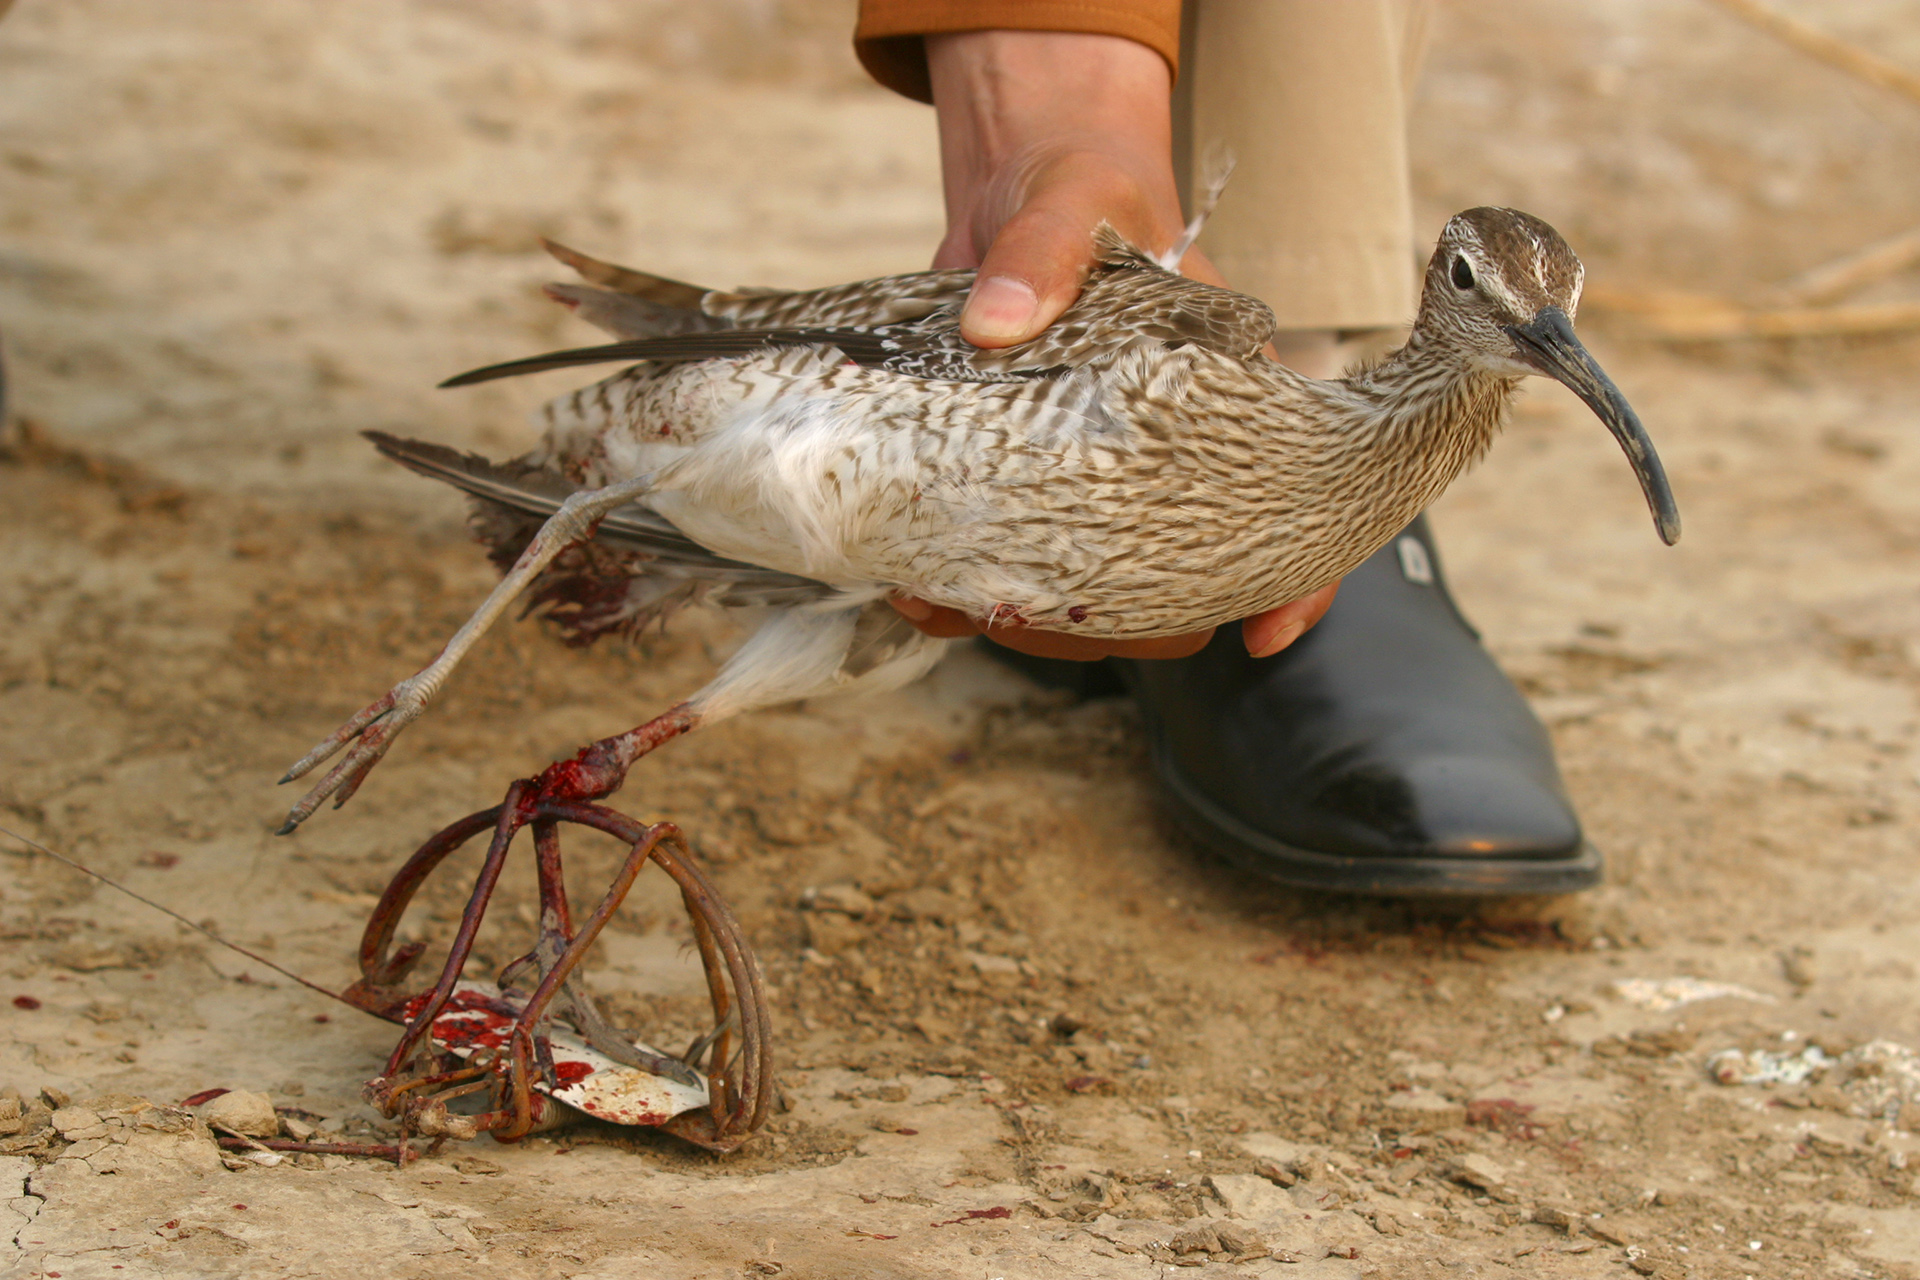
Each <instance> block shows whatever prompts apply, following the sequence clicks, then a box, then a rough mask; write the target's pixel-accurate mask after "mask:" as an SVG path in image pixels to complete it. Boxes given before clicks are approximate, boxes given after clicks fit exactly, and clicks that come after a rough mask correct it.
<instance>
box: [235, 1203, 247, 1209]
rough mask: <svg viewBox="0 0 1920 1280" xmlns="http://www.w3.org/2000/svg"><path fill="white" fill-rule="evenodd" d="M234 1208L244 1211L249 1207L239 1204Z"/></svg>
mask: <svg viewBox="0 0 1920 1280" xmlns="http://www.w3.org/2000/svg"><path fill="white" fill-rule="evenodd" d="M233 1207H234V1208H236V1209H244V1208H246V1207H247V1206H245V1205H243V1204H237V1205H235V1206H233Z"/></svg>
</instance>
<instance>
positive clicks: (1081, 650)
mask: <svg viewBox="0 0 1920 1280" xmlns="http://www.w3.org/2000/svg"><path fill="white" fill-rule="evenodd" d="M981 634H982V635H984V636H986V638H987V639H989V640H991V641H993V642H994V643H995V644H998V645H1004V646H1005V647H1006V648H1009V649H1012V650H1014V651H1015V652H1016V653H1025V654H1031V655H1032V656H1033V657H1036V658H1064V659H1066V660H1067V661H1069V662H1098V661H1099V660H1100V659H1102V658H1158V659H1164V658H1185V657H1189V656H1191V655H1192V654H1196V653H1198V652H1200V650H1202V649H1204V648H1206V647H1207V641H1209V640H1211V639H1213V631H1212V629H1211V628H1209V629H1207V630H1205V631H1195V632H1193V633H1191V634H1190V635H1184V636H1156V637H1155V638H1153V639H1151V640H1100V639H1096V638H1094V637H1092V636H1074V635H1067V634H1066V633H1065V632H1061V631H1039V630H1035V629H1033V628H1031V627H990V628H988V629H987V630H985V631H983V632H981Z"/></svg>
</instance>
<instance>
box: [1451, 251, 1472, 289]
mask: <svg viewBox="0 0 1920 1280" xmlns="http://www.w3.org/2000/svg"><path fill="white" fill-rule="evenodd" d="M1453 287H1454V288H1456V289H1471V288H1473V268H1472V267H1471V266H1469V265H1467V260H1466V259H1465V258H1455V259H1454V260H1453Z"/></svg>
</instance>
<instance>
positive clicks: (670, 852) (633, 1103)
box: [342, 780, 773, 1151]
mask: <svg viewBox="0 0 1920 1280" xmlns="http://www.w3.org/2000/svg"><path fill="white" fill-rule="evenodd" d="M567 824H573V825H578V826H583V827H588V828H591V829H592V830H595V831H599V832H603V833H605V834H607V835H609V836H612V837H613V838H615V839H616V840H619V841H621V842H622V843H624V844H626V845H627V846H628V850H627V854H626V857H625V858H624V860H623V861H622V863H621V865H620V870H619V873H618V874H617V875H616V876H615V877H614V880H613V883H612V884H611V885H610V886H609V887H608V889H607V892H606V894H605V896H604V897H603V898H602V899H601V900H600V903H599V905H597V906H596V907H595V908H594V909H593V911H592V912H591V913H590V914H589V915H588V916H587V917H586V918H585V919H584V920H582V921H580V922H579V924H578V925H576V924H575V922H574V918H573V911H572V907H571V905H570V904H569V902H568V900H567V891H566V887H565V884H564V882H563V878H562V874H561V870H562V868H561V856H560V828H561V827H562V826H563V825H567ZM526 827H531V828H532V830H533V845H534V859H535V870H536V875H537V878H538V886H539V895H540V911H539V923H538V935H537V938H536V940H535V942H534V945H533V947H532V949H531V950H529V951H527V952H526V953H525V954H523V955H521V956H520V957H519V958H518V959H516V960H513V961H512V962H510V963H509V964H507V965H506V966H505V967H504V968H503V969H502V970H501V971H500V974H499V976H498V981H497V984H495V983H487V982H483V981H477V980H474V979H471V978H467V977H466V976H465V975H464V970H465V968H466V965H467V962H468V960H469V958H470V957H471V954H472V951H473V944H474V939H475V937H476V936H477V934H478V933H479V929H480V923H481V920H482V918H483V917H484V916H485V914H486V911H487V906H488V903H489V901H490V900H491V898H492V896H493V891H494V888H495V886H496V885H497V884H498V883H499V880H500V874H501V871H502V870H503V868H504V867H505V865H506V862H507V858H508V855H509V853H510V851H511V849H512V846H513V844H514V841H515V838H516V837H517V836H518V835H519V833H520V831H521V830H522V829H523V828H526ZM482 832H491V833H492V835H491V839H490V841H489V843H488V846H487V852H486V859H485V862H484V863H483V865H482V867H481V870H480V874H479V878H478V881H477V882H476V884H475V886H474V889H473V893H472V895H471V896H470V897H469V899H468V901H467V905H466V908H465V910H464V911H463V912H462V913H461V918H460V925H459V928H458V930H457V931H456V932H455V934H454V938H453V942H452V944H451V946H450V948H449V950H448V954H447V958H446V961H445V963H444V964H443V965H442V967H441V970H440V974H439V977H438V979H437V980H436V981H435V982H434V983H433V985H432V986H431V987H428V988H425V989H421V990H409V989H408V987H407V985H406V979H407V976H408V974H409V973H410V972H411V971H412V969H413V968H414V967H415V965H416V964H417V962H418V961H419V959H420V956H421V953H422V951H423V950H424V944H421V943H417V942H414V943H407V944H404V945H402V946H400V947H399V948H397V949H396V948H395V946H394V938H395V934H396V932H397V931H398V929H399V925H400V920H401V917H402V916H403V915H404V914H405V913H406V910H407V906H408V904H409V903H410V902H411V901H412V900H413V897H414V895H415V894H416V893H417V892H418V891H419V889H420V887H421V886H422V885H423V884H425V883H426V881H427V879H428V878H429V877H430V876H432V875H433V873H434V871H435V870H436V869H437V868H439V866H440V865H441V864H442V863H443V862H444V861H445V860H446V859H447V857H448V856H449V855H451V854H452V853H454V852H455V851H456V850H458V849H460V848H461V847H462V846H464V845H465V844H466V843H467V842H468V841H470V840H472V839H473V838H474V837H475V836H478V835H480V834H481V833H482ZM648 863H653V864H654V865H655V866H657V867H659V868H660V869H661V870H662V871H663V872H665V873H666V874H667V875H668V876H670V877H672V879H673V881H674V883H675V884H676V885H677V886H678V887H679V889H680V896H681V900H682V902H683V903H684V904H685V906H686V910H687V914H688V916H689V917H690V919H691V921H692V926H693V939H694V943H695V945H696V946H697V947H698V948H699V952H700V960H701V963H702V965H703V966H704V968H705V972H706V985H707V994H708V997H709V999H710V1001H711V1004H712V1012H713V1022H712V1027H711V1029H710V1030H709V1031H707V1032H706V1033H705V1034H703V1035H701V1036H699V1037H698V1038H696V1039H695V1040H694V1041H693V1043H692V1044H690V1045H688V1046H687V1047H686V1048H685V1049H684V1050H683V1051H681V1052H680V1053H678V1054H672V1053H668V1052H665V1051H663V1050H660V1049H657V1048H654V1047H652V1046H649V1045H646V1044H641V1043H638V1042H635V1041H631V1040H629V1039H627V1038H626V1037H625V1036H624V1035H622V1034H621V1033H620V1032H618V1031H616V1030H614V1029H613V1027H612V1026H610V1025H609V1024H608V1023H607V1021H606V1019H605V1018H604V1017H603V1016H602V1015H601V1013H600V1011H599V1009H598V1008H597V1007H596V1006H595V1005H594V1003H593V1000H592V998H591V997H590V996H589V995H588V994H587V992H586V990H585V988H584V986H583V985H582V983H581V982H580V981H578V980H577V971H578V970H579V966H580V962H581V959H582V958H583V957H584V956H585V954H586V952H587V950H588V949H589V948H590V947H592V945H593V943H594V941H595V939H596V938H598V937H599V935H600V932H601V930H602V929H603V928H605V926H606V924H607V921H608V920H609V919H611V918H612V916H613V914H614V913H615V912H616V911H617V910H619V908H620V905H621V903H622V902H623V901H624V900H625V899H626V897H627V894H628V892H629V891H630V890H631V889H632V888H633V884H634V881H635V880H636V879H637V878H638V877H639V875H640V873H641V872H642V871H643V870H645V868H646V866H647V864H648ZM360 973H361V977H360V979H359V981H357V982H355V983H354V984H353V985H352V986H350V987H348V988H347V990H346V991H345V992H344V993H342V994H343V997H344V998H345V999H346V1000H347V1001H348V1002H349V1003H351V1004H353V1005H354V1006H356V1007H358V1008H360V1009H364V1010H366V1011H367V1012H369V1013H372V1014H375V1015H376V1016H378V1017H381V1018H385V1019H387V1020H389V1021H391V1022H397V1023H400V1024H402V1025H403V1026H405V1028H406V1031H405V1033H404V1034H403V1035H402V1036H401V1037H400V1042H399V1044H397V1045H396V1046H395V1047H394V1050H393V1053H392V1055H391V1056H390V1057H389V1058H388V1059H387V1064H386V1067H385V1069H384V1070H383V1071H382V1072H381V1074H380V1075H379V1076H376V1077H375V1078H374V1079H372V1080H369V1081H368V1082H367V1084H366V1090H365V1091H366V1096H367V1098H368V1100H369V1101H370V1102H372V1103H373V1104H374V1105H375V1106H376V1107H378V1108H379V1110H380V1111H381V1112H382V1113H383V1114H384V1115H386V1116H388V1117H389V1118H392V1119H397V1120H399V1121H400V1122H401V1125H402V1139H401V1140H402V1142H403V1143H404V1142H405V1140H406V1137H407V1136H409V1135H418V1136H421V1137H430V1138H435V1139H465V1138H472V1137H475V1136H477V1135H478V1134H480V1133H490V1134H492V1135H493V1136H494V1137H495V1138H496V1139H498V1140H500V1141H502V1142H514V1141H517V1140H519V1139H520V1138H523V1137H525V1136H526V1135H527V1134H529V1133H533V1132H536V1131H538V1130H540V1129H545V1128H551V1127H553V1126H555V1125H556V1124H560V1123H564V1122H565V1121H566V1120H568V1119H570V1118H573V1117H572V1113H573V1112H580V1113H584V1114H586V1115H589V1116H593V1117H596V1118H598V1119H602V1120H607V1121H611V1122H614V1123H616V1124H631V1125H647V1126H653V1127H658V1128H661V1129H664V1130H666V1131H667V1132H669V1133H672V1134H675V1135H677V1136H678V1137H681V1138H685V1139H686V1140H688V1141H689V1142H694V1143H697V1144H699V1145H700V1146H702V1147H706V1148H708V1149H709V1150H713V1151H731V1150H733V1149H734V1148H735V1147H738V1146H739V1145H740V1144H741V1143H742V1142H744V1141H745V1140H746V1139H747V1138H748V1137H749V1136H750V1135H751V1134H752V1133H753V1132H754V1130H756V1129H757V1128H759V1127H760V1125H761V1124H762V1123H763V1122H764V1121H765V1119H766V1117H767V1114H768V1110H769V1104H770V1102H771V1099H772V1091H773V1083H772V1076H771V1074H770V1071H769V1067H768V1041H769V1027H768V1021H767V1009H766V999H765V993H764V990H763V985H762V981H761V976H760V967H759V964H758V962H757V961H756V960H755V959H754V956H753V953H752V951H751V950H750V949H749V947H748V946H747V943H746V940H745V937H744V935H743V934H742V932H741V929H740V925H739V922H738V921H737V920H736V919H735V918H734V915H733V912H732V911H731V910H730V909H729V908H728V907H727V905H726V903H725V902H724V901H722V899H721V898H720V895H719V894H718V893H717V892H716V891H715V889H714V887H713V883H712V882H711V881H710V880H709V879H708V878H707V875H706V873H705V872H704V871H703V870H702V869H701V868H700V866H699V863H698V862H697V861H696V860H695V859H694V857H693V855H692V853H691V852H690V851H689V850H688V848H687V844H686V841H685V840H684V839H683V838H682V836H681V834H680V832H679V829H678V828H676V827H675V826H673V825H672V824H671V823H665V822H660V823H654V824H653V825H651V826H649V825H646V824H643V823H640V822H637V821H635V820H634V819H632V818H629V817H627V816H625V815H624V814H621V813H618V812H616V811H614V810H612V809H609V808H606V807H605V806H602V805H598V804H593V803H588V802H585V801H579V800H565V799H558V798H550V797H543V796H541V794H540V788H539V787H538V786H537V785H535V783H534V782H533V780H523V781H521V782H516V783H515V784H514V785H513V787H512V788H511V789H510V790H509V791H508V793H507V797H506V799H505V801H503V802H502V803H501V804H499V805H496V806H495V807H493V808H491V809H484V810H482V811H480V812H478V813H473V814H469V815H468V816H467V817H465V818H462V819H460V820H459V821H458V822H455V823H453V824H452V825H451V826H448V827H446V828H445V829H443V830H442V831H440V832H439V833H438V834H436V835H435V836H433V837H432V838H431V839H429V840H428V841H427V842H426V843H425V844H423V845H421V846H420V848H419V849H418V850H416V851H415V852H414V854H413V856H412V857H410V858H408V859H407V861H406V863H405V864H404V865H403V866H402V867H401V868H400V870H399V872H398V873H397V874H396V875H395V876H394V877H393V880H392V881H391V883H389V884H388V885H387V888H386V892H384V893H383V894H382V895H381V896H380V901H379V904H378V905H377V906H376V907H375V908H374V911H373V916H372V918H371V919H370V920H369V921H368V922H367V928H366V932H365V934H364V935H363V936H362V938H361V942H360ZM463 1099H473V1100H474V1101H467V1102H463V1101H462V1100H463ZM475 1102H478V1103H480V1104H482V1109H481V1110H480V1111H478V1112H477V1113H466V1112H465V1111H464V1110H463V1109H465V1108H471V1107H472V1106H473V1105H475ZM450 1104H457V1106H458V1107H459V1108H461V1109H455V1108H454V1107H453V1106H450Z"/></svg>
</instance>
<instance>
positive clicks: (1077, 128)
mask: <svg viewBox="0 0 1920 1280" xmlns="http://www.w3.org/2000/svg"><path fill="white" fill-rule="evenodd" d="M926 45H927V65H928V69H929V72H930V74H931V78H932V83H933V101H934V107H935V109H936V111H937V112H938V115H939V125H940V158H941V170H942V174H943V176H944V180H945V194H946V204H947V221H948V228H949V238H950V239H951V238H953V237H954V236H955V235H967V236H970V237H971V238H972V239H973V240H974V241H975V243H974V245H973V246H972V248H973V250H974V252H975V253H976V254H977V253H979V252H982V251H984V249H985V248H986V244H987V243H988V242H990V241H991V240H992V238H993V234H994V233H995V232H996V231H997V230H998V228H999V227H1000V226H1001V225H1002V224H1004V223H1005V222H1006V220H1007V219H1008V218H1009V217H1011V216H1012V215H1013V213H1014V212H1015V211H1016V210H1018V208H1019V207H1020V205H1021V204H1022V202H1023V201H1024V199H1025V197H1026V194H1027V188H1028V186H1029V185H1030V183H1031V181H1032V180H1033V178H1034V176H1035V175H1036V174H1038V173H1039V172H1041V171H1042V170H1044V169H1046V168H1048V167H1049V166H1050V165H1053V164H1054V163H1056V162H1058V161H1060V160H1062V159H1063V158H1066V157H1069V156H1072V155H1074V154H1076V153H1080V154H1087V155H1094V156H1099V157H1102V158H1103V159H1104V160H1105V161H1107V162H1108V163H1109V164H1111V166H1112V167H1113V168H1114V169H1115V170H1117V171H1119V172H1125V173H1128V174H1130V175H1132V176H1133V178H1134V180H1135V181H1136V182H1137V184H1138V185H1139V187H1140V188H1141V189H1142V190H1147V191H1154V192H1156V193H1158V194H1160V196H1161V199H1160V200H1159V201H1157V203H1162V204H1165V205H1166V206H1167V207H1166V208H1165V209H1162V210H1156V213H1157V214H1158V215H1159V217H1160V218H1161V219H1163V220H1170V221H1171V222H1172V223H1173V224H1174V225H1176V226H1177V225H1178V223H1179V220H1180V211H1179V207H1178V201H1177V197H1176V196H1175V194H1174V191H1175V187H1174V181H1173V172H1172V165H1171V159H1170V157H1171V153H1172V137H1173V131H1172V130H1173V126H1172V116H1171V106H1170V101H1171V91H1172V84H1171V76H1170V73H1169V72H1168V69H1167V64H1166V62H1165V61H1164V60H1163V59H1162V58H1161V57H1160V55H1159V54H1158V53H1156V52H1154V51H1153V50H1152V49H1150V48H1148V47H1147V46H1145V45H1143V44H1139V43H1136V42H1135V41H1132V40H1127V39H1124V38H1122V37H1119V36H1106V35H1091V34H1084V33H1080V32H1065V31H970V32H962V33H958V34H953V35H936V36H928V37H927V38H926Z"/></svg>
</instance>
